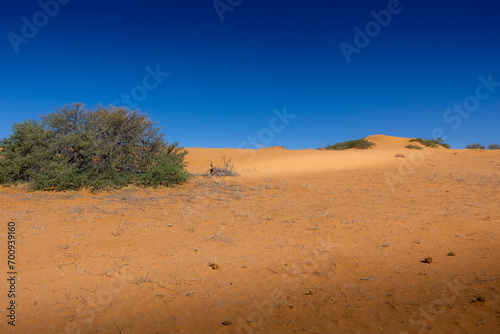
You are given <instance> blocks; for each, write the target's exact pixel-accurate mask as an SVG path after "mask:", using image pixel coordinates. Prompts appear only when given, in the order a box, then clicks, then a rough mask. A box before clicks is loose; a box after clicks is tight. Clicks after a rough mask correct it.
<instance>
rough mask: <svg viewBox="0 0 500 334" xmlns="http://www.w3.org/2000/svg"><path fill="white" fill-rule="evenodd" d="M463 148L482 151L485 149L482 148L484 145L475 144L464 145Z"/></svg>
mask: <svg viewBox="0 0 500 334" xmlns="http://www.w3.org/2000/svg"><path fill="white" fill-rule="evenodd" d="M465 148H468V149H471V150H484V149H485V148H486V147H484V145H481V144H479V143H476V144H469V145H465Z"/></svg>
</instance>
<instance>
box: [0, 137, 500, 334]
mask: <svg viewBox="0 0 500 334" xmlns="http://www.w3.org/2000/svg"><path fill="white" fill-rule="evenodd" d="M369 139H370V140H372V141H374V142H375V143H376V144H377V146H376V147H375V148H372V149H368V150H347V151H325V150H287V149H285V148H282V147H271V148H266V149H260V150H238V149H206V148H188V150H189V152H190V153H189V155H188V156H187V160H188V163H189V166H188V169H189V171H190V172H191V173H195V174H203V173H205V172H207V170H208V169H209V166H210V162H211V161H212V162H213V163H214V164H215V165H217V164H218V165H220V164H222V157H223V156H225V157H226V158H228V159H232V161H233V162H234V163H235V170H236V171H237V172H238V173H239V175H238V176H236V177H221V178H217V177H209V176H203V175H197V176H195V177H194V178H193V179H191V180H190V181H189V182H188V183H186V184H183V185H180V186H177V187H175V188H158V189H140V188H134V187H129V188H126V189H122V190H118V191H114V192H105V193H99V194H92V193H90V192H87V191H78V192H61V193H47V192H39V191H36V192H29V191H27V190H25V189H22V188H15V187H0V201H1V220H2V224H1V228H2V231H0V236H1V243H0V260H1V261H0V263H1V266H2V270H3V272H4V277H5V278H8V277H7V274H6V272H7V263H6V259H7V246H6V235H7V223H8V222H9V221H12V222H15V223H16V235H17V250H16V251H17V258H16V266H17V272H18V274H17V276H16V279H17V281H16V287H17V291H16V302H17V306H16V307H17V308H16V312H17V313H16V315H17V318H16V326H15V328H13V327H12V326H9V325H7V320H8V319H7V317H6V316H5V314H6V313H7V310H6V308H7V307H8V298H7V291H8V288H9V287H8V282H7V281H6V279H3V282H4V283H3V284H2V285H1V287H2V296H3V298H2V300H4V302H3V303H2V305H1V307H2V314H3V315H2V318H1V319H0V332H2V333H10V332H12V333H14V332H17V333H295V332H300V333H495V332H498V329H499V328H500V296H499V293H500V265H499V256H500V244H499V241H500V238H499V226H500V225H499V224H500V207H499V203H500V195H499V184H500V152H498V151H484V150H453V149H451V150H448V149H444V148H425V149H423V150H418V151H417V150H411V149H407V148H404V146H406V145H407V144H408V141H409V138H396V137H389V136H383V135H375V136H371V137H369ZM396 155H402V157H401V156H400V157H397V156H396ZM450 252H454V253H455V256H450V255H448V254H449V253H450ZM426 257H432V263H424V262H423V261H424V259H425V258H426ZM209 264H212V266H209Z"/></svg>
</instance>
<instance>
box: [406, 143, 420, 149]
mask: <svg viewBox="0 0 500 334" xmlns="http://www.w3.org/2000/svg"><path fill="white" fill-rule="evenodd" d="M405 148H409V149H412V150H423V149H424V148H423V147H422V146H420V145H415V144H409V145H406V146H405Z"/></svg>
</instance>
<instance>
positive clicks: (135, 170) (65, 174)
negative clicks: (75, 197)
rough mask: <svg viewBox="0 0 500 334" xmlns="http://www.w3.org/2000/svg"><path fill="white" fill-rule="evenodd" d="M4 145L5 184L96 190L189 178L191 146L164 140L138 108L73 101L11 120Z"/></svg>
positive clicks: (0, 162)
mask: <svg viewBox="0 0 500 334" xmlns="http://www.w3.org/2000/svg"><path fill="white" fill-rule="evenodd" d="M12 132H13V133H12V135H11V136H10V137H9V138H5V139H2V140H1V141H0V146H2V147H3V150H2V151H1V152H0V184H3V185H11V184H20V183H27V184H28V186H29V188H30V189H32V190H58V191H62V190H68V189H80V188H87V187H88V188H90V189H92V190H93V191H97V190H104V189H112V188H120V187H124V186H127V185H130V184H136V185H142V186H159V185H167V186H169V185H172V184H176V183H180V182H184V181H186V180H187V179H188V178H189V174H188V173H187V171H186V170H185V163H184V157H185V155H186V154H187V151H186V150H184V149H183V148H181V147H178V144H177V143H173V144H168V143H166V142H165V141H164V140H163V134H161V133H160V129H159V128H158V127H157V126H156V124H155V123H154V122H152V121H151V120H150V119H149V117H148V116H147V115H145V114H143V113H141V112H139V111H137V110H135V111H131V110H129V109H126V108H116V107H112V106H110V107H108V108H104V107H102V106H98V107H96V108H95V109H94V110H91V109H87V108H86V107H85V106H84V105H82V104H79V103H73V104H71V105H66V106H64V107H62V108H57V109H56V110H55V111H54V112H52V113H49V114H45V115H43V116H42V117H41V119H40V120H27V121H25V122H23V123H16V124H14V125H13V126H12Z"/></svg>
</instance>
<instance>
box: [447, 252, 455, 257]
mask: <svg viewBox="0 0 500 334" xmlns="http://www.w3.org/2000/svg"><path fill="white" fill-rule="evenodd" d="M446 255H448V256H457V254H455V252H449V253H448V254H446Z"/></svg>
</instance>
